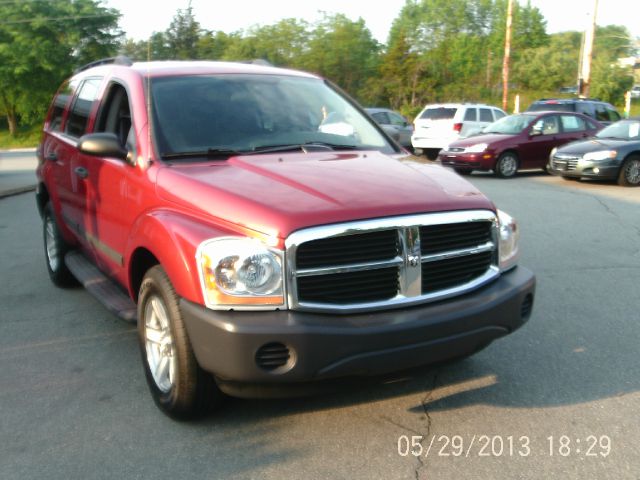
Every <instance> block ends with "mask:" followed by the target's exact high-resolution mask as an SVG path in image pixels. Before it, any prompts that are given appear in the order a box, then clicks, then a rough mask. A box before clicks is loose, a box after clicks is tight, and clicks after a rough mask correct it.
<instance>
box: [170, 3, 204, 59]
mask: <svg viewBox="0 0 640 480" xmlns="http://www.w3.org/2000/svg"><path fill="white" fill-rule="evenodd" d="M200 31H201V29H200V24H199V23H198V21H197V20H196V18H195V16H194V15H193V8H192V7H191V2H189V6H188V7H187V8H186V9H185V10H178V11H177V13H176V15H175V16H174V17H173V20H172V21H171V24H170V25H169V28H168V29H167V31H166V32H165V37H166V41H167V47H168V50H169V52H170V54H171V56H172V57H173V58H174V59H181V60H189V59H195V58H198V40H199V39H200Z"/></svg>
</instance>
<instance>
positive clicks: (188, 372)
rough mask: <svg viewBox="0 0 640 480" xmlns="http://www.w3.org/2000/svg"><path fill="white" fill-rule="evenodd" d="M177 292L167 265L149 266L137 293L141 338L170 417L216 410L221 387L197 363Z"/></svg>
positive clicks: (156, 391) (150, 375) (148, 370)
mask: <svg viewBox="0 0 640 480" xmlns="http://www.w3.org/2000/svg"><path fill="white" fill-rule="evenodd" d="M178 298H179V297H178V294H177V293H176V291H175V290H174V288H173V285H172V284H171V281H170V280H169V277H168V276H167V274H166V272H165V271H164V269H163V268H162V267H161V266H159V265H156V266H155V267H153V268H151V269H149V271H148V272H147V273H146V275H145V276H144V279H143V280H142V285H141V286H140V295H139V297H138V339H139V343H140V352H141V353H142V363H143V365H144V372H145V376H146V379H147V384H148V385H149V389H150V390H151V395H152V396H153V400H154V401H155V402H156V405H158V407H159V408H160V409H161V410H162V411H163V412H165V413H166V414H167V415H169V416H170V417H173V418H177V419H187V418H193V417H195V416H199V415H202V414H205V413H207V412H208V411H210V410H212V409H213V408H214V407H215V406H217V405H218V404H219V401H220V400H221V398H222V393H221V392H220V390H218V387H217V386H216V384H215V381H214V379H213V376H212V375H210V374H209V373H207V372H205V371H204V370H202V369H201V368H200V366H199V365H198V362H197V360H196V357H195V355H194V353H193V349H192V348H191V343H190V341H189V336H188V335H187V330H186V327H185V325H184V322H183V320H182V313H181V312H180V308H179V306H178Z"/></svg>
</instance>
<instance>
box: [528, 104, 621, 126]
mask: <svg viewBox="0 0 640 480" xmlns="http://www.w3.org/2000/svg"><path fill="white" fill-rule="evenodd" d="M551 110H554V111H557V112H577V113H582V114H584V115H587V116H588V117H591V118H594V119H596V120H597V121H598V122H600V123H601V124H602V125H609V124H611V123H613V122H617V121H618V120H620V119H621V118H622V116H621V115H620V113H618V111H617V110H616V109H615V107H614V106H613V105H611V104H610V103H607V102H603V101H601V100H598V99H593V98H543V99H541V100H537V101H535V102H533V103H532V104H531V105H529V108H527V110H526V111H527V112H543V111H551Z"/></svg>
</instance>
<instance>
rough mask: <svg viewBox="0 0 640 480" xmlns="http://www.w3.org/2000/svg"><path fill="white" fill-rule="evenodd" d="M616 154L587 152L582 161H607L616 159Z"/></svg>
mask: <svg viewBox="0 0 640 480" xmlns="http://www.w3.org/2000/svg"><path fill="white" fill-rule="evenodd" d="M617 154H618V152H616V151H615V150H600V151H597V152H589V153H585V154H584V155H583V156H582V158H583V160H608V159H610V158H616V155H617Z"/></svg>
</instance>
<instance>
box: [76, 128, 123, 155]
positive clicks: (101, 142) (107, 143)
mask: <svg viewBox="0 0 640 480" xmlns="http://www.w3.org/2000/svg"><path fill="white" fill-rule="evenodd" d="M78 149H79V150H80V152H82V153H84V154H85V155H93V156H95V157H113V158H118V159H120V160H126V161H127V162H129V151H128V150H127V149H126V148H124V147H123V146H122V145H121V144H120V141H119V140H118V137H116V135H115V134H113V133H107V132H101V133H88V134H86V135H83V136H82V137H80V141H79V143H78Z"/></svg>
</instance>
